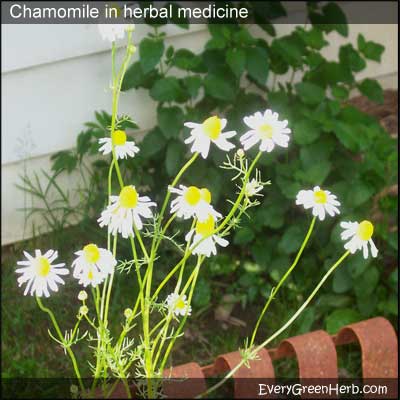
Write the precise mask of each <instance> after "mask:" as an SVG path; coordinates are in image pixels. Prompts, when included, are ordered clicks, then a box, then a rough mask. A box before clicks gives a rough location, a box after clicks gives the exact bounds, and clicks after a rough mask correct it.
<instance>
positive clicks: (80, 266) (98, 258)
mask: <svg viewBox="0 0 400 400" xmlns="http://www.w3.org/2000/svg"><path fill="white" fill-rule="evenodd" d="M75 254H76V255H77V256H78V257H77V258H76V259H75V260H74V261H73V263H72V268H74V278H76V279H80V277H81V275H82V274H87V272H88V271H89V269H90V268H94V269H96V270H97V271H98V272H100V273H102V274H104V275H107V274H111V273H112V272H113V271H114V267H115V266H116V265H117V261H116V260H115V258H114V256H113V255H112V253H111V252H110V251H108V250H106V249H101V248H99V247H97V246H96V245H95V244H93V243H90V244H88V245H86V246H85V247H84V248H83V249H82V250H79V251H77V252H76V253H75Z"/></svg>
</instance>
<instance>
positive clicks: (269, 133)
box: [240, 110, 291, 153]
mask: <svg viewBox="0 0 400 400" xmlns="http://www.w3.org/2000/svg"><path fill="white" fill-rule="evenodd" d="M278 118H279V114H278V113H276V112H272V111H271V110H266V111H265V112H264V114H262V113H261V112H259V111H258V112H256V113H255V114H253V115H250V116H248V117H244V118H243V121H244V123H245V124H246V125H247V126H248V127H249V128H251V129H250V130H249V131H248V132H246V133H245V134H244V135H243V136H241V138H240V142H241V143H242V145H243V148H244V150H248V149H250V148H251V147H253V146H254V145H256V144H257V143H258V142H261V143H260V151H267V152H268V153H269V152H271V151H272V150H273V149H274V147H275V146H276V145H277V146H281V147H288V142H289V134H290V133H291V130H290V129H289V128H288V127H287V124H288V121H287V120H284V121H279V119H278Z"/></svg>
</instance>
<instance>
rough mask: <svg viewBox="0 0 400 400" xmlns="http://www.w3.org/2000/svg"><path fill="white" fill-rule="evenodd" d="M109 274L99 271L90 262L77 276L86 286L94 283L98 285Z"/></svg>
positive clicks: (80, 282)
mask: <svg viewBox="0 0 400 400" xmlns="http://www.w3.org/2000/svg"><path fill="white" fill-rule="evenodd" d="M106 276H107V274H106V273H105V272H103V271H99V270H98V269H97V268H96V267H95V266H94V264H89V265H88V266H87V267H86V268H85V269H84V270H83V271H82V272H81V273H80V274H79V275H78V276H77V277H76V278H77V279H79V281H78V283H79V284H80V285H83V286H84V287H86V286H89V285H92V287H96V286H97V285H99V284H100V283H102V282H103V281H104V279H105V278H106Z"/></svg>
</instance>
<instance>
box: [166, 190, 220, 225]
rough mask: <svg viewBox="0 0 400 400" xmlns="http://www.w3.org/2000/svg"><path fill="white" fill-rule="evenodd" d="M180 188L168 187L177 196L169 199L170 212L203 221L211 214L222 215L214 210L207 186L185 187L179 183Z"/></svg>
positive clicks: (215, 216)
mask: <svg viewBox="0 0 400 400" xmlns="http://www.w3.org/2000/svg"><path fill="white" fill-rule="evenodd" d="M179 187H180V189H176V188H173V187H171V186H170V187H169V188H168V190H169V191H170V192H171V193H176V194H177V195H178V196H177V197H176V198H175V199H174V200H172V201H171V214H174V213H176V215H177V216H178V217H179V218H184V219H188V218H192V217H193V216H195V217H196V218H197V219H198V220H199V221H205V220H206V219H207V218H208V215H209V214H211V215H213V216H214V218H221V217H222V215H221V214H220V213H219V212H217V211H215V210H214V208H213V206H212V205H211V193H210V191H209V190H208V189H207V188H201V189H200V188H198V187H196V186H189V187H186V186H184V185H179Z"/></svg>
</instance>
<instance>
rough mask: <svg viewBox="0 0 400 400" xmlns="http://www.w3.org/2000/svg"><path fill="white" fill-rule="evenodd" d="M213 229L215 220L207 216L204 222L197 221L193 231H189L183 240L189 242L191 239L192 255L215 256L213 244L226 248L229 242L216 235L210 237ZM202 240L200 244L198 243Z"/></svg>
mask: <svg viewBox="0 0 400 400" xmlns="http://www.w3.org/2000/svg"><path fill="white" fill-rule="evenodd" d="M214 228H215V218H214V217H213V216H212V215H211V214H209V215H208V218H207V219H206V220H205V221H204V222H201V221H197V223H196V226H195V228H194V229H192V230H190V231H189V232H188V233H187V235H186V236H185V239H186V241H187V242H190V241H191V240H192V238H193V244H192V248H193V250H192V254H198V255H204V256H206V257H210V256H211V254H214V255H216V254H217V248H216V246H215V244H219V245H220V246H222V247H226V246H228V244H229V242H228V241H227V240H225V239H223V238H221V237H219V236H218V235H211V236H208V235H210V234H211V233H212V232H213V231H214ZM206 236H208V237H207V238H206V239H204V240H203V241H202V242H201V243H200V241H201V240H202V239H203V238H204V237H206Z"/></svg>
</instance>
